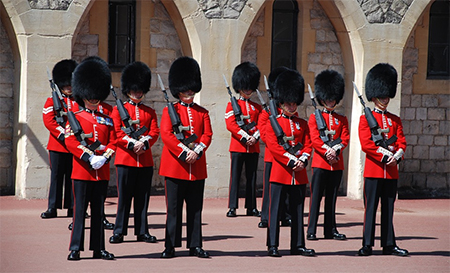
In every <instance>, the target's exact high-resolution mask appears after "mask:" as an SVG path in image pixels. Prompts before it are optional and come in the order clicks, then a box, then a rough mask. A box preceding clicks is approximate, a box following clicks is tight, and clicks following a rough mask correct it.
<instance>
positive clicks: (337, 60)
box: [333, 54, 343, 65]
mask: <svg viewBox="0 0 450 273" xmlns="http://www.w3.org/2000/svg"><path fill="white" fill-rule="evenodd" d="M333 64H335V65H337V64H339V65H342V64H343V60H342V55H341V54H333Z"/></svg>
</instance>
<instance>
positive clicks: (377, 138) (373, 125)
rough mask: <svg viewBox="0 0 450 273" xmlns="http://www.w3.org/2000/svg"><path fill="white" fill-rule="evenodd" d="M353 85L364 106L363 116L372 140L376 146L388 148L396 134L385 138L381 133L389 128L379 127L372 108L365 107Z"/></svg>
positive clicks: (360, 98) (394, 139)
mask: <svg viewBox="0 0 450 273" xmlns="http://www.w3.org/2000/svg"><path fill="white" fill-rule="evenodd" d="M353 87H354V89H355V91H356V94H358V98H359V101H360V102H361V104H362V106H363V107H364V116H365V117H366V120H367V124H368V125H369V128H370V132H371V133H372V140H373V142H374V143H375V145H376V146H380V147H383V148H385V149H389V148H388V147H389V145H391V144H392V143H394V142H395V141H396V140H397V136H396V135H393V136H392V137H391V138H389V139H388V140H385V139H384V137H383V135H382V134H381V133H389V128H387V129H381V128H380V126H379V125H378V122H377V120H376V119H375V117H374V116H373V113H372V110H370V108H369V107H366V104H365V103H364V100H363V98H362V95H361V94H360V93H359V91H358V87H357V86H356V84H355V82H353Z"/></svg>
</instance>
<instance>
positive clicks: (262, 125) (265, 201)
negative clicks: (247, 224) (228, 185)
mask: <svg viewBox="0 0 450 273" xmlns="http://www.w3.org/2000/svg"><path fill="white" fill-rule="evenodd" d="M286 70H288V68H287V67H285V66H280V67H277V68H275V69H274V70H272V72H270V74H269V77H268V81H267V84H268V85H269V89H270V90H267V92H270V93H271V98H272V100H273V101H274V103H275V105H277V103H276V102H275V99H274V98H275V97H276V95H275V94H274V92H275V88H274V83H275V80H276V79H277V77H278V76H279V75H280V74H281V73H283V72H284V71H286ZM269 103H270V102H269ZM276 110H277V111H278V112H277V113H276V115H278V114H279V113H280V111H281V110H280V109H279V108H278V107H276ZM269 115H270V112H268V111H261V114H260V115H259V118H258V129H259V132H260V135H261V140H262V141H263V142H264V143H266V139H265V133H266V132H265V130H266V126H269V128H270V121H269ZM272 160H273V157H272V154H271V153H270V151H269V149H267V148H266V149H265V151H264V184H263V196H262V205H261V221H260V222H259V223H258V227H259V228H266V227H267V226H268V225H269V203H270V191H269V188H270V187H269V185H270V184H269V180H270V171H271V170H272ZM281 199H282V200H285V197H282V198H281ZM280 209H281V212H280V215H281V226H289V225H290V221H291V219H290V216H289V214H287V205H286V202H284V204H283V202H282V204H281V208H280ZM283 215H285V216H283Z"/></svg>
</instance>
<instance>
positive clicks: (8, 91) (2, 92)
mask: <svg viewBox="0 0 450 273" xmlns="http://www.w3.org/2000/svg"><path fill="white" fill-rule="evenodd" d="M13 91H14V90H13V85H12V83H0V98H1V99H2V100H6V99H12V97H13ZM11 104H12V102H11Z"/></svg>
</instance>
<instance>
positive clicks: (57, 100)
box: [47, 67, 67, 126]
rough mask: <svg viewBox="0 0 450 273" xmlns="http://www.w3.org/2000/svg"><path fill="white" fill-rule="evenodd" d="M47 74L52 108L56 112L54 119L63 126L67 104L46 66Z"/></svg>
mask: <svg viewBox="0 0 450 273" xmlns="http://www.w3.org/2000/svg"><path fill="white" fill-rule="evenodd" d="M47 76H48V81H49V82H50V87H51V89H52V100H53V110H54V111H55V112H56V116H55V120H56V122H57V123H58V124H59V125H61V126H64V123H65V121H64V117H63V116H67V113H66V111H65V109H67V105H66V103H65V102H64V99H63V97H62V95H61V91H60V90H59V88H58V85H56V84H55V82H54V81H53V79H52V76H51V74H50V71H49V70H48V67H47Z"/></svg>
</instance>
